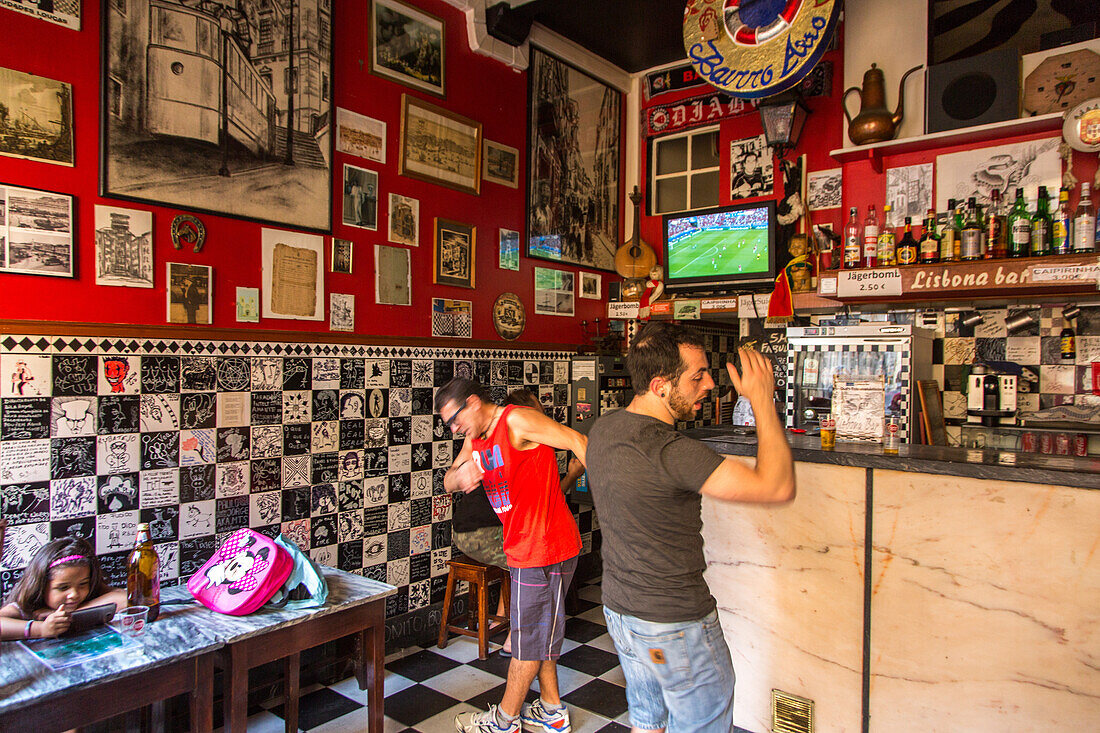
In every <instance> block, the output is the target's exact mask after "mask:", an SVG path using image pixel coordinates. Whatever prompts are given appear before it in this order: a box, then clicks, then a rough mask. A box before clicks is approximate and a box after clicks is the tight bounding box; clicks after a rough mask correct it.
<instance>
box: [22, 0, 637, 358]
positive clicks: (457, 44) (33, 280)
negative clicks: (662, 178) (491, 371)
mask: <svg viewBox="0 0 1100 733" xmlns="http://www.w3.org/2000/svg"><path fill="white" fill-rule="evenodd" d="M101 1H102V0H83V29H82V30H81V31H79V32H75V31H72V30H68V29H66V28H62V27H60V26H56V25H53V24H51V23H46V22H42V21H37V20H34V19H31V18H29V17H27V16H24V15H21V14H18V13H14V12H10V11H7V10H2V9H0V25H2V27H3V38H4V43H3V44H0V66H4V67H8V68H12V69H17V70H19V71H25V72H29V73H32V74H38V75H41V76H45V77H49V78H51V79H57V80H60V81H65V82H68V83H70V84H72V86H73V107H74V118H75V148H76V166H75V167H73V168H68V167H64V166H59V165H52V164H48V163H40V162H34V161H26V160H18V159H14V158H6V157H0V170H2V173H0V182H3V183H8V184H12V185H18V186H28V187H32V188H43V189H49V190H53V191H59V192H62V193H67V194H73V195H75V196H76V199H77V201H76V203H77V212H78V213H77V224H76V237H77V250H78V267H79V279H77V280H69V279H60V278H51V277H35V276H25V275H14V274H0V289H2V291H3V296H2V297H0V319H28V320H43V321H69V322H80V323H88V322H91V323H136V324H163V323H165V320H166V319H165V291H164V286H165V283H164V263H165V262H186V263H193V264H203V265H211V266H212V267H213V268H214V318H213V326H214V327H215V328H259V329H274V330H300V331H327V330H328V322H327V318H326V320H325V321H324V322H320V321H317V322H314V321H294V320H281V319H262V320H261V321H260V323H258V324H238V323H237V322H236V311H235V302H234V300H235V294H236V288H237V287H238V286H244V287H260V230H261V228H262V225H260V224H257V223H255V222H249V221H242V220H239V219H232V218H228V217H224V216H215V215H212V214H200V215H199V218H200V219H201V220H202V222H203V223H204V224H205V225H206V231H207V242H206V247H205V249H204V250H203V251H202V252H201V253H199V254H195V253H193V252H191V251H189V250H186V249H184V250H179V251H177V250H175V249H174V248H173V247H172V243H171V237H170V236H169V233H168V232H169V225H170V223H171V220H172V218H173V217H174V216H175V215H176V214H177V213H180V211H181V210H177V209H172V208H166V207H160V206H148V205H145V204H134V203H130V202H125V201H117V200H112V199H108V198H103V197H101V196H99V195H98V169H99V143H98V140H99V94H100V84H99V79H100V50H99V39H100V15H101V9H100V3H101ZM414 4H415V5H417V6H418V7H420V8H422V9H423V10H425V11H426V12H429V13H432V14H434V15H436V16H438V17H441V18H443V20H444V22H445V24H446V40H445V43H446V90H447V97H446V99H445V100H438V99H436V98H433V97H431V96H430V95H424V94H422V93H420V92H417V91H414V90H412V89H409V88H406V87H403V86H401V85H399V84H396V83H394V82H391V81H389V80H386V79H382V78H380V77H376V76H373V75H372V74H371V73H370V71H369V68H370V62H369V57H368V49H367V37H368V30H367V29H368V28H369V22H368V8H369V5H370V4H369V3H366V2H342V1H341V2H333V3H332V5H333V9H334V13H335V18H334V21H333V27H334V28H335V57H336V58H335V62H334V72H333V73H334V77H333V81H334V84H333V86H334V98H335V106H340V107H344V108H346V109H350V110H352V111H354V112H358V113H361V114H365V115H369V116H371V117H374V118H376V119H381V120H384V121H385V122H386V123H387V129H386V138H387V139H386V145H387V151H386V164H385V165H379V164H377V163H373V162H370V161H366V160H363V159H361V158H357V157H354V156H348V155H344V154H341V153H335V154H334V155H335V158H334V161H333V162H334V165H333V190H334V196H333V221H334V222H335V225H334V230H333V234H334V235H335V236H336V237H339V238H341V239H350V240H351V241H353V242H354V260H353V261H354V274H353V275H341V274H333V273H331V272H328V269H329V267H330V264H331V263H329V262H328V261H327V258H328V257H330V256H331V252H330V251H328V250H329V247H328V243H329V241H330V238H329V237H327V236H326V238H325V241H326V254H325V257H326V275H325V289H326V296H325V300H326V308H327V300H328V293H329V292H339V293H353V294H354V295H355V296H356V331H357V332H358V333H360V334H363V335H364V336H367V337H369V336H374V335H378V336H402V337H420V338H428V337H430V335H431V321H430V318H429V311H430V308H431V299H432V297H445V298H458V299H463V300H472V301H473V304H474V305H473V308H474V333H473V337H474V338H475V339H486V340H493V341H499V342H500V343H501V345H505V344H506V343H507V342H504V341H503V340H501V339H500V338H499V337H498V336H497V334H496V331H495V330H494V329H493V325H492V315H491V312H492V305H493V301H494V300H496V298H497V296H498V295H499V294H500V293H502V292H505V291H511V292H514V293H517V294H518V295H519V296H520V299H521V300H522V301H523V303H524V306H525V307H526V309H527V329H526V331H525V332H524V334H523V336H521V337H520V338H521V341H523V342H537V343H560V344H580V343H584V339H583V337H582V334H581V326H580V324H581V321H582V320H585V319H587V320H588V321H589V322H590V323H591V322H592V320H593V319H594V318H596V317H600V316H602V315H604V314H605V310H606V309H605V306H604V304H603V301H597V300H582V299H580V298H577V299H576V305H575V308H576V316H575V317H574V318H564V317H560V316H542V315H535V313H534V271H533V268H534V267H535V266H536V265H539V266H545V267H554V268H558V269H564V270H569V271H572V272H577V268H576V267H570V266H559V265H557V264H556V263H553V262H546V261H542V260H531V259H528V258H526V257H521V259H520V270H519V272H512V271H507V270H500V269H499V268H498V267H497V251H498V247H497V240H498V233H497V230H498V229H499V228H506V229H514V230H517V231H519V232H521V236H522V233H523V231H524V227H525V221H526V219H525V210H526V204H525V198H526V194H525V186H524V183H523V181H524V180H525V175H526V165H525V160H524V154H523V152H522V151H524V150H525V149H526V147H527V145H526V129H527V128H526V125H527V112H526V110H527V75H526V73H518V72H516V71H513V70H512V69H510V68H509V67H506V66H505V65H503V64H501V63H500V62H497V61H494V60H491V59H489V58H487V57H484V56H479V55H476V54H474V53H473V52H471V51H470V49H469V45H468V43H467V40H466V23H465V17H464V16H463V15H462V14H461V13H459V12H458V11H457V10H456V9H455V8H453V7H451V6H450V5H447V4H446V3H444V2H442V1H441V0H414ZM403 93H409V94H414V95H417V96H421V97H422V98H424V99H428V100H429V101H432V102H434V103H437V104H440V105H441V106H443V107H445V108H447V109H449V110H452V111H454V112H457V113H459V114H462V115H465V116H467V117H470V118H472V119H474V120H477V121H479V122H481V123H482V125H483V133H484V135H485V137H487V138H489V139H490V140H494V141H497V142H501V143H504V144H506V145H510V146H512V147H514V148H517V149H519V150H520V151H521V154H520V161H521V168H520V187H519V188H517V189H512V188H508V187H505V186H500V185H498V184H495V183H488V182H485V181H483V182H482V184H481V195H480V196H474V195H471V194H467V193H460V192H457V191H452V190H451V189H448V188H444V187H442V186H436V185H432V184H429V183H423V182H420V181H416V180H413V179H411V178H406V177H404V176H400V175H398V173H397V160H398V145H399V137H400V127H401V120H400V114H401V112H400V105H401V95H402V94H403ZM334 111H335V110H334ZM345 162H348V163H351V164H353V165H357V166H360V167H363V168H367V169H370V170H375V171H378V173H379V189H380V191H379V197H378V201H379V216H378V232H365V231H364V230H362V229H357V228H354V227H345V226H343V225H342V224H341V223H340V196H339V192H340V190H341V189H340V180H341V172H342V170H343V164H344V163H345ZM390 192H396V193H400V194H403V195H406V196H412V197H413V198H417V199H419V200H420V246H419V247H416V248H412V278H413V286H412V307H402V306H380V305H375V303H374V245H375V244H388V242H387V241H386V222H387V216H386V207H387V202H388V197H389V193H390ZM97 203H98V204H107V205H114V206H122V207H126V208H135V209H147V210H152V211H153V213H154V250H155V251H154V263H155V265H154V267H155V270H154V273H155V277H156V281H155V282H156V287H155V288H153V289H151V290H144V289H138V288H118V287H101V286H96V285H95V284H94V283H95V273H94V265H93V263H94V255H95V243H94V232H93V225H94V207H95V205H96V204H97ZM436 217H441V218H445V219H453V220H456V221H461V222H464V223H468V224H472V225H474V226H476V227H477V251H476V263H477V264H476V284H477V288H476V290H473V291H471V290H468V289H464V288H455V287H447V286H438V285H432V246H431V245H432V238H433V231H434V219H435V218H436ZM611 278H616V279H617V276H615V275H613V274H611V273H603V279H604V292H605V293H606V288H607V282H608V281H609V280H610V279H611ZM578 284H579V283H578ZM181 328H183V326H181ZM190 328H195V327H190ZM195 330H196V335H199V334H200V333H201V330H202V329H201V328H198V329H195Z"/></svg>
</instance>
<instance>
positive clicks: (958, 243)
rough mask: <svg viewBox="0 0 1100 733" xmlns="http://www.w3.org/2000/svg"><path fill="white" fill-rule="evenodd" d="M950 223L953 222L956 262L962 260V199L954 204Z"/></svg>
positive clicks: (964, 215) (964, 219)
mask: <svg viewBox="0 0 1100 733" xmlns="http://www.w3.org/2000/svg"><path fill="white" fill-rule="evenodd" d="M952 221H954V222H955V261H956V262H958V261H959V260H961V259H962V230H963V222H964V221H966V202H965V201H963V200H962V199H959V200H957V201H956V202H955V211H954V212H953V214H952Z"/></svg>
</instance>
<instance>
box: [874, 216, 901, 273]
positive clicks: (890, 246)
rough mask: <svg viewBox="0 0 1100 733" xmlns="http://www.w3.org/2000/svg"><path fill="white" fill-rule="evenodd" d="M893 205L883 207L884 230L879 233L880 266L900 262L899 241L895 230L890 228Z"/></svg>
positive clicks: (889, 265)
mask: <svg viewBox="0 0 1100 733" xmlns="http://www.w3.org/2000/svg"><path fill="white" fill-rule="evenodd" d="M892 210H893V207H891V206H890V204H886V205H885V206H883V207H882V213H883V223H882V230H881V232H880V233H879V235H878V264H879V266H880V267H893V266H894V265H896V264H898V253H897V242H896V238H895V236H894V230H893V229H891V228H890V212H891V211H892Z"/></svg>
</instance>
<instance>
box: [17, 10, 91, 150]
mask: <svg viewBox="0 0 1100 733" xmlns="http://www.w3.org/2000/svg"><path fill="white" fill-rule="evenodd" d="M4 7H5V8H10V7H11V6H10V5H5V6H4ZM16 7H19V6H16ZM13 9H14V8H13ZM0 104H2V105H3V106H4V107H5V109H6V110H7V114H6V115H5V119H4V120H3V121H2V122H0V130H2V131H3V134H2V135H0V155H7V156H10V157H12V158H26V159H27V160H38V161H42V162H43V163H57V164H58V165H68V166H71V165H72V164H73V88H72V85H71V84H66V83H65V82H63V81H54V80H53V79H47V78H46V77H44V76H35V75H34V74H26V73H24V72H22V71H16V70H14V69H3V68H0Z"/></svg>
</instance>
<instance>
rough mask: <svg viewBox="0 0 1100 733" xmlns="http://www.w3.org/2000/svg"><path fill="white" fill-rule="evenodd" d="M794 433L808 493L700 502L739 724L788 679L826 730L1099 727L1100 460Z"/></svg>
mask: <svg viewBox="0 0 1100 733" xmlns="http://www.w3.org/2000/svg"><path fill="white" fill-rule="evenodd" d="M690 434H692V435H694V436H695V437H699V438H702V439H704V440H706V441H707V442H708V443H709V444H711V445H712V446H714V447H715V449H716V450H718V451H719V452H721V453H723V454H726V455H731V456H734V457H735V459H736V460H740V461H744V462H746V463H748V464H751V463H752V461H753V460H754V459H753V456H754V455H755V452H756V446H755V444H754V443H755V438H752V437H751V436H745V435H739V434H737V433H736V432H734V431H731V430H730V429H728V428H725V429H723V428H710V429H701V430H696V431H692V432H691V433H690ZM791 443H792V446H793V448H794V457H795V476H796V482H797V495H796V497H795V498H794V499H793V500H792V501H789V502H786V503H784V504H737V503H727V502H721V501H715V500H711V499H708V498H704V500H703V509H702V517H703V537H704V540H705V552H706V557H707V574H706V577H707V582H708V583H709V585H710V588H711V591H712V593H713V594H714V597H715V599H716V600H717V602H718V608H719V615H720V618H721V623H722V627H723V630H724V632H725V635H726V639H727V641H728V643H729V646H730V651H731V653H732V654H733V662H734V668H735V670H736V674H737V688H736V704H735V707H734V710H735V713H734V716H735V718H734V722H735V723H736V724H737V725H738V726H739V727H741V728H744V729H745V730H748V731H751V732H752V733H766V731H770V730H773V729H774V726H773V724H772V690H780V691H782V692H786V693H790V694H793V695H797V696H799V697H803V698H807V699H809V700H812V701H813V705H814V730H816V731H818V732H819V733H833V732H838V731H848V732H852V733H855V732H858V731H862V730H868V731H871V732H872V733H877V732H880V731H881V732H882V733H899V732H900V733H905V732H906V731H914V733H916V732H918V731H920V732H921V733H923V732H924V731H930V730H934V731H964V730H965V731H998V733H1002V732H1004V731H1021V732H1022V731H1037V730H1100V673H1098V671H1100V491H1091V490H1090V489H1094V488H1100V473H1098V471H1100V465H1098V464H1100V462H1098V461H1096V460H1093V459H1082V458H1064V457H1053V456H1040V455H1030V454H1017V453H1011V454H1008V455H1009V456H1011V457H1005V456H1002V454H1001V453H1000V452H998V451H966V450H955V449H945V448H929V447H924V446H914V447H909V448H907V447H902V452H901V454H900V455H884V454H883V453H882V452H881V448H879V449H877V450H876V449H875V448H871V447H868V446H854V445H852V446H849V445H843V444H838V447H837V450H836V451H822V450H820V447H819V446H820V443H819V440H818V438H816V437H805V436H794V437H793V439H792V441H791ZM968 458H969V459H970V460H968ZM1012 460H1015V461H1016V465H1011V464H1009V465H1006V464H1005V463H1004V461H1012Z"/></svg>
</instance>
